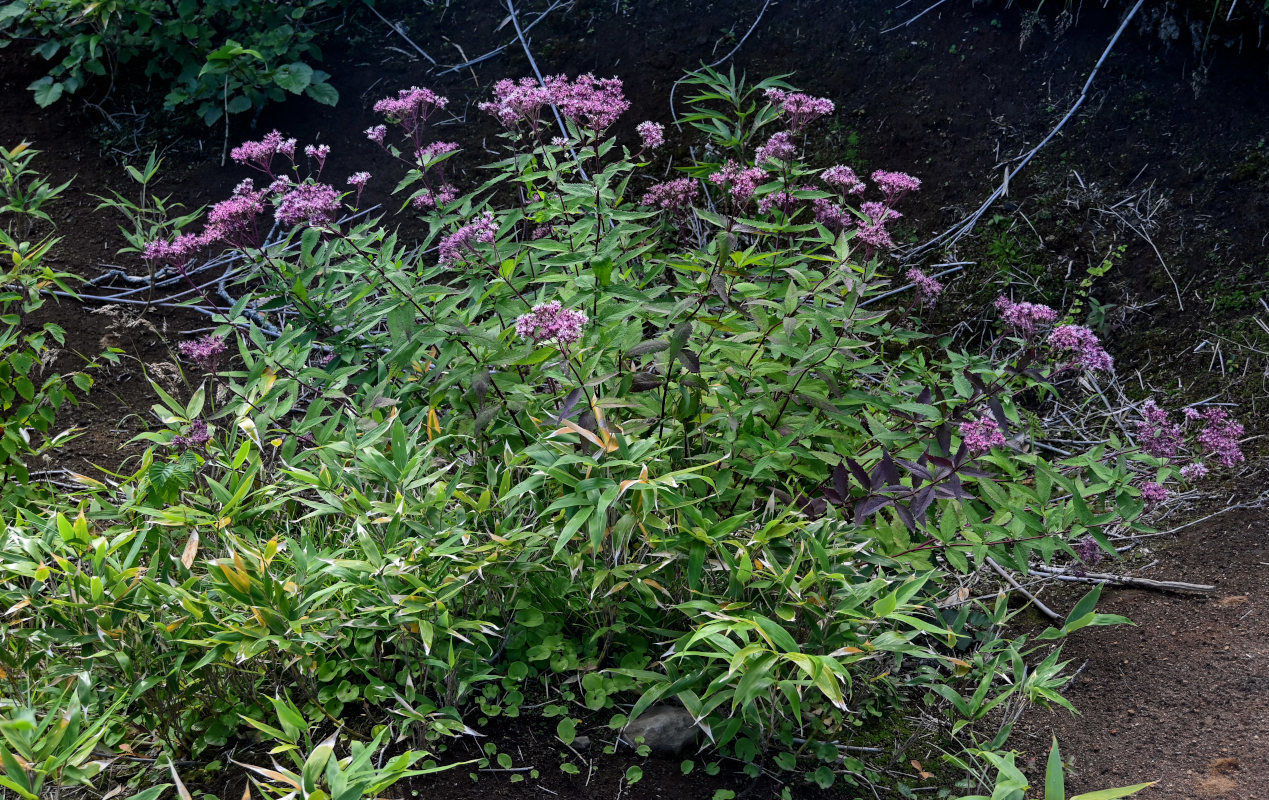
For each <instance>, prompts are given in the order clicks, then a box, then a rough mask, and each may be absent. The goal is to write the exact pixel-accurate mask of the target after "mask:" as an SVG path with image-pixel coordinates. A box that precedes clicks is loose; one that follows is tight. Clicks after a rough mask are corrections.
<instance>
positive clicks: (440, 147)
mask: <svg viewBox="0 0 1269 800" xmlns="http://www.w3.org/2000/svg"><path fill="white" fill-rule="evenodd" d="M457 149H458V144H457V143H456V142H432V143H431V144H429V145H428V146H427V147H421V148H419V149H418V150H415V151H414V158H415V159H416V160H418V161H420V162H422V163H424V164H430V163H431V162H433V161H435V160H436V159H438V158H440V157H441V156H445V155H449V154H450V153H453V152H454V151H456V150H457Z"/></svg>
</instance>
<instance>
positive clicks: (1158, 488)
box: [1141, 482, 1168, 506]
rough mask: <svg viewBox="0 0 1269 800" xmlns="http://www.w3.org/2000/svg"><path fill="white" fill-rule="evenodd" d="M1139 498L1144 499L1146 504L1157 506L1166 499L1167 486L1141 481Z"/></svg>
mask: <svg viewBox="0 0 1269 800" xmlns="http://www.w3.org/2000/svg"><path fill="white" fill-rule="evenodd" d="M1141 499H1142V500H1145V501H1146V505H1147V506H1157V505H1158V504H1159V503H1162V502H1163V501H1164V500H1167V499H1168V487H1166V486H1164V485H1163V484H1161V483H1149V482H1147V483H1143V484H1141Z"/></svg>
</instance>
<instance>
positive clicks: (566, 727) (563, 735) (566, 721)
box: [555, 717, 577, 744]
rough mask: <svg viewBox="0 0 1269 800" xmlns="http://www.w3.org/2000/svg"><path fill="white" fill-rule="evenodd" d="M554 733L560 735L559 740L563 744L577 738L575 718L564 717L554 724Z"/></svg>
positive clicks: (570, 742)
mask: <svg viewBox="0 0 1269 800" xmlns="http://www.w3.org/2000/svg"><path fill="white" fill-rule="evenodd" d="M555 735H556V736H558V737H560V741H561V742H563V743H564V744H572V743H573V740H574V739H576V738H577V720H575V719H573V718H572V717H564V718H563V719H561V720H560V721H559V722H558V723H556V725H555Z"/></svg>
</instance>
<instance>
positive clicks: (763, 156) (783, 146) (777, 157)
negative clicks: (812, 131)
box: [754, 131, 797, 164]
mask: <svg viewBox="0 0 1269 800" xmlns="http://www.w3.org/2000/svg"><path fill="white" fill-rule="evenodd" d="M796 154H797V146H796V145H794V144H793V134H791V133H789V132H788V131H780V132H779V133H777V134H775V135H774V136H772V137H771V138H770V139H768V140H767V143H766V144H764V145H763V146H762V147H759V148H758V152H757V153H756V154H754V160H755V161H756V162H758V163H759V164H762V163H765V162H767V161H779V162H786V161H792V160H793V156H795V155H796Z"/></svg>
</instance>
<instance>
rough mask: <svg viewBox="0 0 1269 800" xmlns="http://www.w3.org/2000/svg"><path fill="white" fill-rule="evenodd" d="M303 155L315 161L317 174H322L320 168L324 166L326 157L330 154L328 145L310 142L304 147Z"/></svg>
mask: <svg viewBox="0 0 1269 800" xmlns="http://www.w3.org/2000/svg"><path fill="white" fill-rule="evenodd" d="M304 155H306V156H308V157H309V158H311V159H313V160H314V161H316V162H317V174H318V175H320V174H322V169H323V168H324V167H325V166H326V157H327V156H329V155H330V145H328V144H310V145H306V146H305V147H304Z"/></svg>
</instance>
